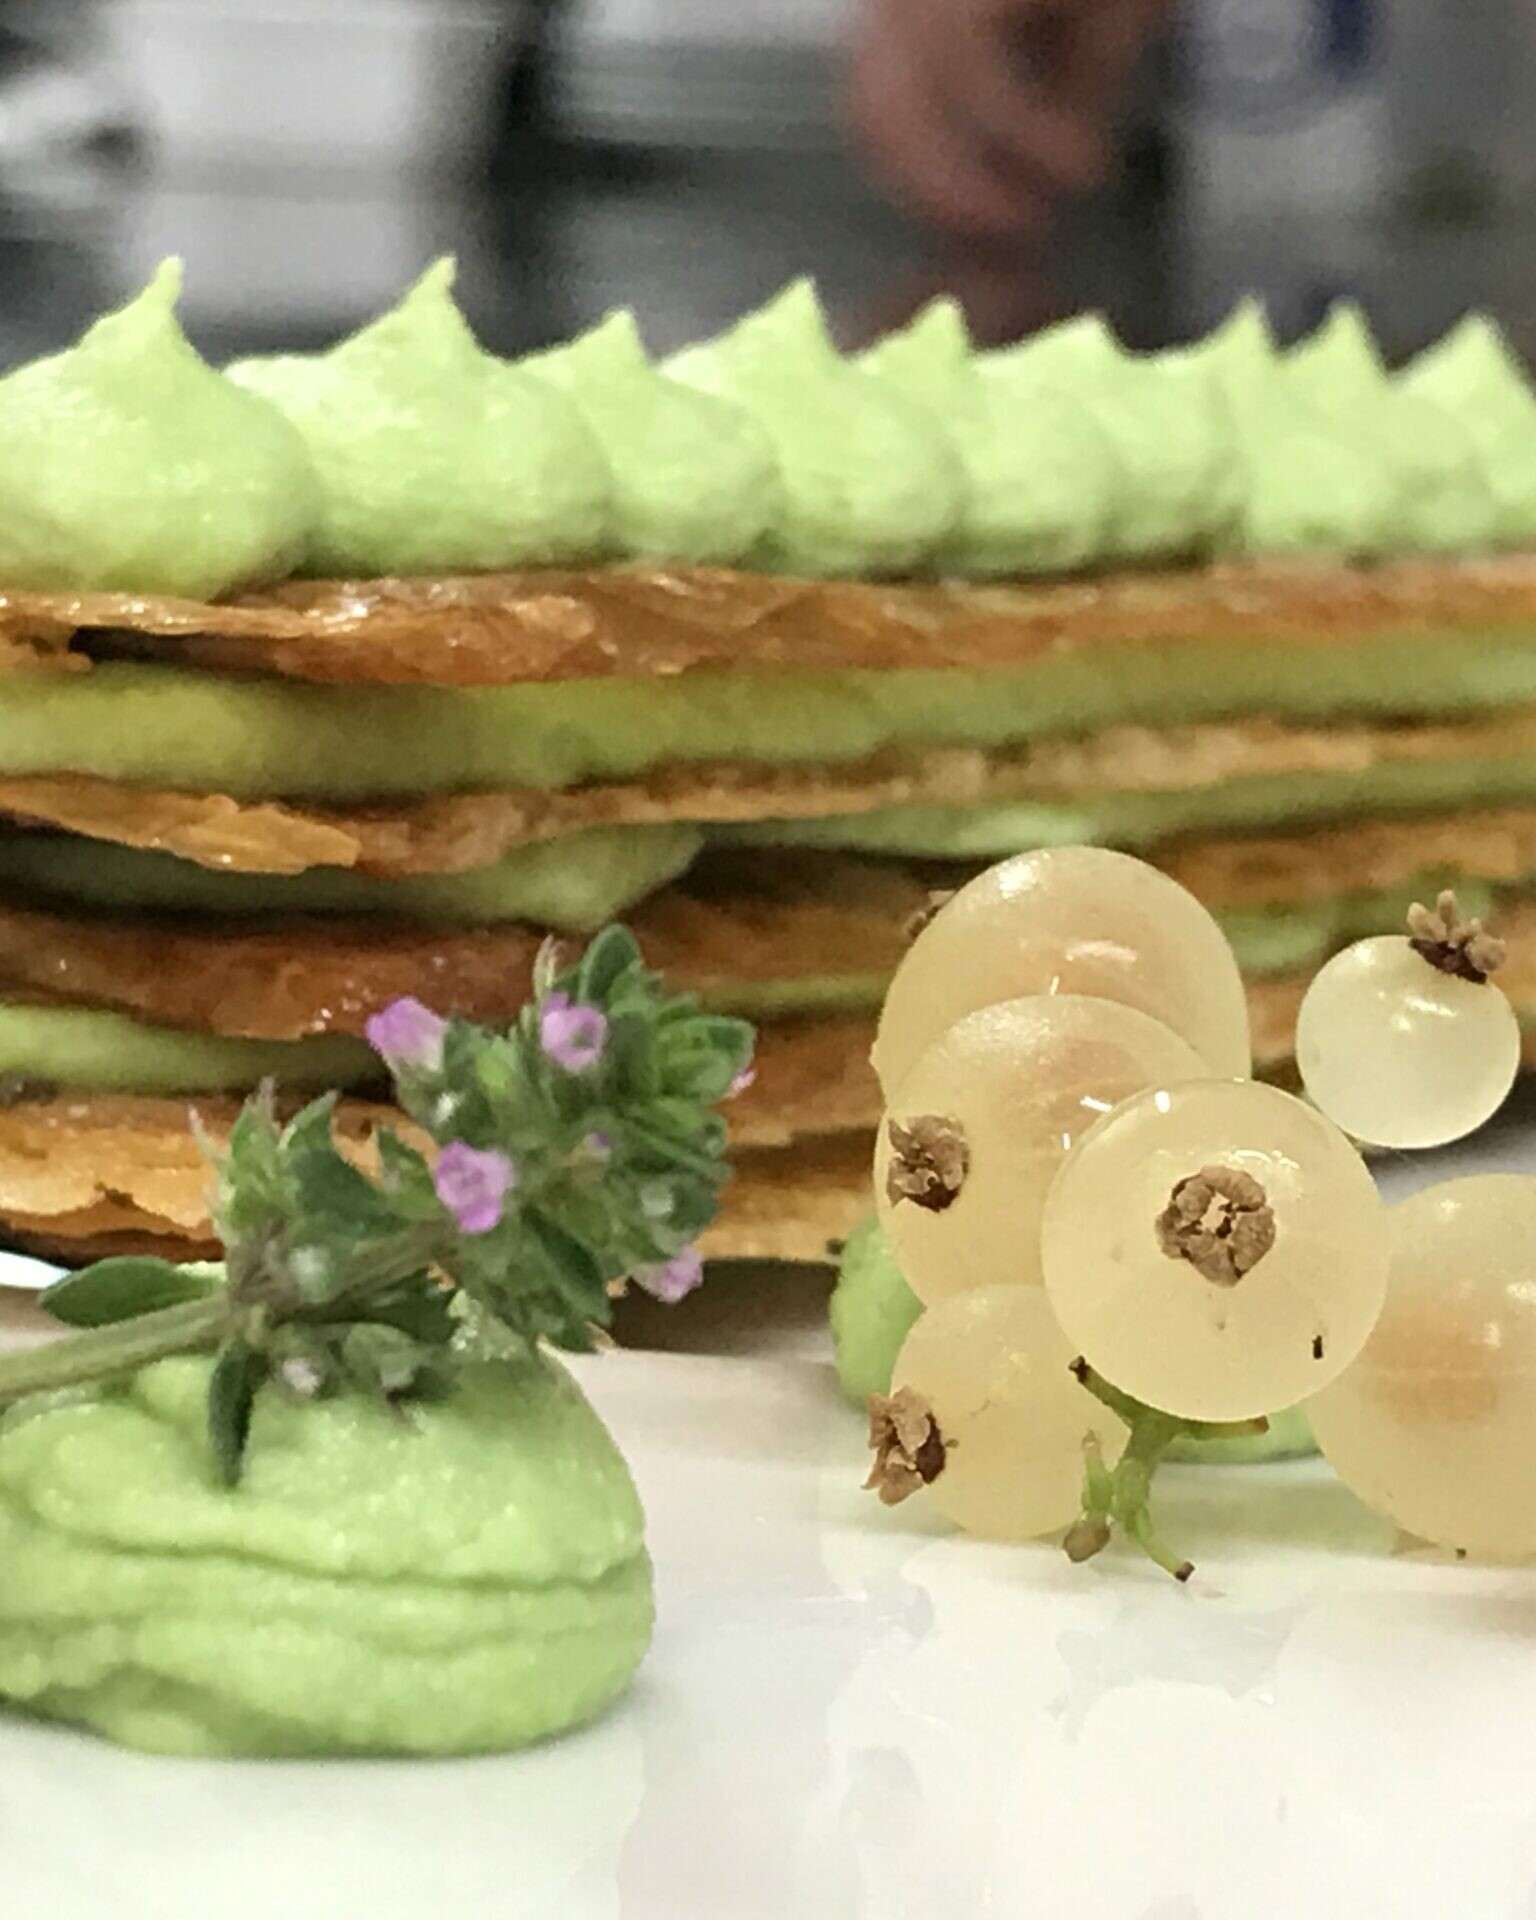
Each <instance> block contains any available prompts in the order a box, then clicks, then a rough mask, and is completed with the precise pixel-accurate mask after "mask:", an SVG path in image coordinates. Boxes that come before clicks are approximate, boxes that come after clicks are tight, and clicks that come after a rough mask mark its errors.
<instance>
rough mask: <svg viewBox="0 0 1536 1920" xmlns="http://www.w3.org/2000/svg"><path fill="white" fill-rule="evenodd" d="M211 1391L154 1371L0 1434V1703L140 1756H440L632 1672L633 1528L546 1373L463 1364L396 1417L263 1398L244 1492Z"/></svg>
mask: <svg viewBox="0 0 1536 1920" xmlns="http://www.w3.org/2000/svg"><path fill="white" fill-rule="evenodd" d="M207 1390H208V1362H206V1361H203V1360H195V1359H186V1360H170V1361H164V1362H162V1363H161V1364H160V1365H158V1366H155V1367H151V1368H149V1369H147V1370H146V1371H145V1372H143V1373H141V1374H139V1375H138V1376H137V1377H135V1378H134V1379H132V1380H130V1381H129V1382H128V1383H127V1384H126V1385H125V1386H123V1387H121V1388H118V1389H115V1390H108V1389H103V1390H100V1391H97V1392H94V1393H90V1394H72V1395H57V1396H53V1397H51V1398H39V1399H37V1400H34V1401H26V1402H23V1403H21V1405H20V1406H18V1407H16V1408H15V1409H13V1410H12V1411H11V1412H10V1413H8V1414H6V1415H5V1416H4V1418H3V1419H0V1697H3V1698H6V1699H9V1700H11V1701H13V1702H14V1703H15V1704H16V1705H18V1706H19V1707H21V1708H23V1709H24V1710H26V1711H28V1712H30V1713H36V1714H42V1715H45V1716H47V1717H48V1718H51V1719H58V1720H65V1721H73V1722H78V1723H82V1724H84V1725H86V1726H90V1727H94V1728H96V1729H97V1730H99V1731H100V1732H102V1733H104V1734H106V1735H108V1736H109V1737H110V1738H112V1739H114V1740H117V1741H120V1742H122V1743H123V1744H124V1745H126V1746H131V1747H139V1748H144V1749H147V1750H149V1751H151V1752H156V1753H168V1754H183V1755H205V1756H229V1755H249V1756H264V1755H281V1754H296V1755H303V1754H308V1755H320V1754H367V1753H379V1754H384V1753H400V1754H458V1753H478V1752H488V1751H495V1750H498V1749H502V1748H509V1747H519V1746H523V1745H525V1744H526V1743H528V1742H529V1741H533V1740H538V1739H541V1738H543V1737H545V1736H546V1735H548V1734H551V1733H556V1732H559V1731H561V1730H562V1729H564V1728H566V1727H569V1726H572V1725H575V1724H576V1723H578V1722H580V1721H583V1720H587V1719H590V1718H591V1717H592V1716H593V1715H594V1714H596V1713H598V1712H600V1711H601V1710H602V1708H603V1707H605V1706H606V1705H607V1704H608V1703H609V1702H610V1701H611V1700H612V1699H613V1698H614V1697H615V1695H617V1694H618V1693H619V1692H620V1691H621V1690H622V1689H623V1687H624V1686H625V1684H626V1683H627V1682H628V1680H629V1677H630V1675H631V1674H632V1673H633V1671H634V1669H635V1667H636V1666H637V1665H638V1664H639V1662H640V1659H641V1658H642V1656H643V1654H644V1652H645V1648H646V1645H647V1643H648V1641H649V1639H650V1633H651V1622H652V1611H653V1610H652V1596H651V1570H650V1563H649V1560H648V1558H647V1556H646V1551H645V1545H644V1535H643V1527H644V1520H643V1516H642V1514H641V1510H640V1503H639V1500H638V1498H637V1496H636V1493H635V1489H634V1484H633V1482H632V1481H631V1479H630V1477H629V1473H628V1471H627V1469H626V1468H625V1465H624V1462H623V1460H622V1458H621V1457H620V1455H619V1452H618V1449H617V1448H616V1447H615V1446H614V1444H613V1441H612V1439H611V1438H610V1437H609V1435H608V1433H607V1431H606V1429H605V1428H604V1427H603V1425H602V1423H601V1421H600V1420H599V1419H598V1417H597V1415H596V1414H595V1413H594V1412H593V1410H592V1408H591V1406H590V1404H589V1403H588V1402H587V1400H586V1399H585V1397H584V1396H583V1395H582V1393H581V1392H580V1390H579V1389H578V1387H577V1386H576V1384H575V1383H574V1381H573V1380H572V1379H571V1377H570V1375H569V1374H568V1373H566V1372H565V1371H564V1369H563V1368H561V1367H560V1366H558V1365H557V1364H556V1363H555V1362H553V1361H552V1360H545V1359H538V1358H526V1359H523V1360H520V1361H513V1362H504V1363H499V1364H495V1365H484V1366H480V1367H477V1368H474V1369H472V1370H470V1371H469V1372H468V1373H467V1374H466V1375H465V1376H464V1377H463V1379H462V1380H461V1382H460V1383H459V1384H458V1385H457V1386H456V1388H455V1390H454V1392H453V1394H452V1395H451V1396H450V1397H449V1398H448V1399H447V1400H445V1401H443V1402H441V1403H435V1404H432V1405H426V1406H421V1407H418V1408H415V1409H413V1411H412V1415H411V1418H410V1419H408V1420H401V1419H400V1418H398V1417H397V1415H396V1414H395V1413H393V1412H392V1411H391V1410H390V1409H389V1408H387V1407H386V1406H384V1405H383V1403H382V1402H377V1401H369V1400H365V1399H362V1398H360V1397H355V1396H351V1395H346V1396H342V1397H339V1398H336V1399H331V1400H322V1401H319V1402H315V1403H313V1404H310V1405H305V1406H302V1407H301V1406H296V1405H293V1404H291V1403H290V1402H288V1401H286V1400H285V1399H283V1398H282V1396H280V1395H279V1394H277V1393H274V1392H270V1391H269V1392H264V1393H262V1394H261V1395H260V1396H259V1398H258V1400H257V1403H256V1410H255V1417H254V1421H253V1424H252V1429H251V1436H250V1444H249V1447H248V1449H247V1453H246V1467H245V1476H244V1479H243V1481H242V1483H241V1485H240V1487H239V1488H238V1490H236V1491H234V1492H230V1491H228V1490H227V1489H225V1488H222V1487H220V1486H218V1485H217V1484H216V1482H215V1477H214V1473H213V1469H212V1465H211V1462H210V1459H209V1455H208V1446H207V1439H206V1432H205V1428H206V1400H207Z"/></svg>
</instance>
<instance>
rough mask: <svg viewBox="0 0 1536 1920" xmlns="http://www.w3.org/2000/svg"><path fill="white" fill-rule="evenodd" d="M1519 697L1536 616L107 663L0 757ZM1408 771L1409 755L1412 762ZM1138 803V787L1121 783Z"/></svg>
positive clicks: (531, 779) (27, 679)
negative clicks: (1328, 626) (833, 669)
mask: <svg viewBox="0 0 1536 1920" xmlns="http://www.w3.org/2000/svg"><path fill="white" fill-rule="evenodd" d="M1531 702H1536V626H1533V627H1532V628H1531V629H1530V630H1528V631H1527V630H1518V631H1510V630H1508V629H1501V630H1498V631H1496V632H1489V633H1482V634H1479V633H1475V632H1474V633H1457V634H1455V635H1454V636H1452V635H1441V636H1437V635H1434V634H1430V633H1422V632H1420V633H1413V632H1405V633H1402V634H1397V635H1384V636H1382V637H1380V638H1379V639H1373V640H1372V642H1371V643H1370V644H1369V645H1362V646H1359V647H1348V646H1316V647H1312V646H1302V645H1298V646H1274V647H1254V648H1249V649H1244V650H1242V653H1241V659H1240V660H1237V659H1235V658H1234V649H1233V647H1232V645H1231V644H1230V643H1227V644H1220V645H1218V644H1212V643H1209V642H1204V641H1200V642H1197V641H1189V642H1186V643H1182V644H1181V643H1170V644H1167V645H1163V646H1159V647H1157V648H1155V649H1154V648H1149V647H1136V646H1129V645H1126V646H1114V645H1105V646H1095V647H1092V648H1087V649H1084V650H1082V651H1079V652H1069V653H1063V654H1060V655H1057V656H1052V657H1046V658H1043V659H1039V660H1035V661H1032V662H1031V663H1030V664H1029V666H1028V667H1027V668H1026V667H1021V668H1019V669H1018V670H1016V671H1015V670H1011V669H1006V668H1002V669H997V670H995V671H993V672H990V673H969V672H963V671H950V672H942V671H941V672H906V671H900V670H898V671H894V672H851V673H791V672H786V673H767V674H753V673H751V672H748V671H736V672H731V673H721V672H701V673H692V674H683V675H679V676H677V677H675V678H672V679H651V680H627V679H624V680H620V679H613V680H608V679H603V680H574V681H561V682H555V683H540V684H533V685H527V684H525V685H518V686H510V687H483V688H472V689H463V688H427V687H378V686H358V687H347V688H345V689H337V688H333V687H324V686H315V685H310V684H306V683H303V682H300V681H285V680H276V679H271V680H261V679H240V678H233V677H227V676H222V675H212V674H198V673H193V672H189V671H187V670H186V669H183V668H179V667H169V666H146V665H136V664H127V663H116V664H108V665H104V666H99V667H97V668H95V669H93V671H91V672H90V673H85V674H18V675H11V676H8V677H7V679H6V680H5V683H4V686H3V687H0V774H48V773H84V774H95V775H98V776H100V777H101V778H103V779H110V780H122V781H126V782H127V783H129V784H130V785H139V786H169V787H178V788H182V789H185V790H188V791H192V792H214V793H230V794H234V795H236V796H237V797H239V798H242V799H275V798H291V799H299V798H306V797H307V798H314V799H329V800H336V801H345V800H353V801H356V800H364V799H370V798H380V797H384V796H408V795H412V794H429V793H453V792H464V791H467V790H471V789H474V788H477V787H487V788H488V787H511V786H532V787H541V788H563V787H566V786H569V785H572V784H574V783H576V782H578V781H581V780H589V779H616V780H617V779H632V778H635V777H638V776H639V775H641V774H644V773H646V772H647V771H649V770H650V769H652V768H654V767H658V766H664V765H668V764H678V763H687V762H694V763H696V762H699V761H707V760H733V761H750V762H756V763H759V764H763V765H770V766H773V765H793V764H807V763H819V762H827V763H836V762H846V761H853V760H859V759H862V758H864V757H865V756H867V755H869V754H872V753H875V752H877V751H878V750H880V749H881V748H884V747H899V746H911V747H921V746H942V745H968V746H976V747H1004V746H1009V745H1013V744H1018V743H1023V742H1028V741H1030V740H1038V739H1047V738H1050V737H1051V736H1053V735H1058V736H1059V735H1074V734H1089V733H1093V732H1095V731H1097V730H1098V729H1099V728H1101V727H1105V726H1109V725H1112V724H1116V723H1123V722H1124V721H1125V719H1126V717H1127V715H1132V714H1133V715H1134V716H1135V717H1136V719H1137V721H1138V722H1139V723H1140V724H1143V725H1147V726H1160V725H1161V726H1171V725H1177V724H1181V723H1185V724H1187V723H1191V722H1195V721H1200V720H1217V719H1222V718H1226V717H1229V716H1232V715H1234V714H1239V715H1241V714H1252V713H1265V714H1269V715H1273V716H1274V717H1276V718H1278V719H1282V720H1295V721H1321V722H1327V721H1334V720H1344V719H1349V718H1358V717H1362V716H1364V717H1372V718H1381V717H1388V716H1390V717H1403V718H1412V717H1416V716H1418V717H1428V716H1436V717H1445V716H1447V715H1456V714H1476V713H1480V712H1487V711H1490V710H1496V709H1498V708H1500V707H1506V706H1515V705H1521V704H1527V703H1531ZM1409 777H1410V778H1412V779H1414V780H1416V781H1417V780H1422V779H1424V778H1426V777H1428V769H1426V768H1422V767H1420V768H1416V769H1415V770H1414V771H1413V773H1412V774H1411V775H1410V776H1409ZM1136 804H1137V806H1138V807H1140V806H1141V805H1142V804H1143V802H1142V799H1141V797H1139V796H1138V798H1137V802H1136Z"/></svg>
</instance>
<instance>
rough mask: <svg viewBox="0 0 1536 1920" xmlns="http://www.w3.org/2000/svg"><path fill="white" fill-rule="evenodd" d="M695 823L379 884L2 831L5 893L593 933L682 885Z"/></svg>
mask: <svg viewBox="0 0 1536 1920" xmlns="http://www.w3.org/2000/svg"><path fill="white" fill-rule="evenodd" d="M703 839H704V836H703V834H702V833H701V832H700V831H699V830H698V829H697V828H696V827H688V826H640V827H594V828H592V829H590V830H589V831H587V832H583V833H571V834H563V835H562V836H561V837H560V838H559V839H557V840H541V841H537V842H535V843H534V844H533V845H532V846H528V847H519V848H518V849H517V850H516V851H515V852H513V853H509V854H507V855H506V856H505V857H504V858H503V859H501V860H499V861H497V862H496V863H495V864H494V865H493V866H489V867H480V868H476V869H474V870H472V871H471V872H468V873H424V874H405V875H402V876H400V877H398V878H395V879H387V880H380V879H374V878H373V877H371V876H370V875H368V874H362V873H352V872H349V871H347V870H346V869H344V868H336V867H313V868H311V869H310V870H309V871H308V872H307V873H299V874H264V873H219V872H214V871H212V870H210V869H209V868H207V867H201V866H197V865H196V864H194V863H193V862H192V861H190V860H181V859H178V858H177V857H176V856H175V855H174V854H169V853H150V852H140V851H138V850H137V849H133V848H128V847H116V846H112V845H110V844H108V843H106V842H103V841H97V840H85V839H76V838H73V837H64V836H55V835H40V834H12V835H0V887H15V888H19V889H21V890H22V891H23V892H25V893H29V894H32V895H34V896H38V897H41V898H42V899H44V900H55V899H57V900H62V901H66V902H69V903H73V904H80V905H84V906H89V907H101V908H107V909H119V910H122V911H125V912H131V913H167V912H168V913H190V914H196V915H200V916H207V915H210V914H214V915H226V914H229V915H234V916H237V917H246V916H277V915H287V914H352V915H355V914H363V915H370V914H384V915H389V916H392V917H394V918H398V919H404V920H412V921H420V922H424V923H426V924H428V925H438V926H454V927H482V926H498V925H501V924H504V923H506V922H508V921H516V920H521V921H526V922H528V923H529V924H530V925H533V926H537V927H547V928H550V929H552V930H553V931H555V932H557V933H591V932H594V931H595V930H596V929H597V928H598V927H601V926H605V925H606V924H607V922H608V921H610V920H612V919H613V918H614V917H615V916H616V915H618V914H620V913H622V912H623V911H624V910H625V909H626V908H627V907H630V906H632V905H633V904H634V903H635V902H636V901H637V900H643V899H644V898H645V897H646V895H647V894H650V893H653V892H654V891H655V890H656V889H657V888H658V887H662V886H665V885H666V883H667V882H668V881H669V880H671V879H673V878H675V877H676V876H677V875H678V874H680V873H681V872H683V870H684V869H685V868H686V867H687V866H688V865H689V863H690V862H691V861H692V859H693V857H694V855H695V854H696V853H697V852H698V851H699V848H700V847H701V846H702V845H703Z"/></svg>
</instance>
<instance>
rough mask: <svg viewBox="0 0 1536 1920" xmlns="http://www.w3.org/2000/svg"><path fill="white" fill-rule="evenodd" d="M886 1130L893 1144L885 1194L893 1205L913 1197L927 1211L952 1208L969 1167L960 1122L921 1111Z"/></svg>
mask: <svg viewBox="0 0 1536 1920" xmlns="http://www.w3.org/2000/svg"><path fill="white" fill-rule="evenodd" d="M885 1130H886V1138H887V1139H888V1140H889V1141H890V1143H891V1158H890V1163H889V1165H888V1166H887V1167H886V1171H885V1197H886V1199H887V1200H889V1201H890V1203H891V1205H892V1206H893V1207H895V1206H899V1205H901V1204H902V1203H903V1202H906V1201H909V1202H910V1203H911V1204H912V1205H913V1206H915V1207H921V1208H923V1210H924V1211H925V1212H927V1213H943V1212H944V1211H945V1209H946V1208H948V1207H952V1206H953V1205H954V1204H955V1202H956V1201H957V1200H958V1199H959V1198H960V1189H961V1188H962V1187H963V1186H964V1185H965V1176H966V1174H967V1173H968V1172H969V1171H970V1165H971V1150H970V1148H969V1146H968V1145H967V1144H966V1138H965V1130H964V1128H963V1127H962V1126H961V1125H960V1122H959V1121H958V1120H953V1119H950V1118H949V1117H948V1116H946V1115H944V1114H938V1113H922V1114H917V1115H914V1117H913V1118H912V1119H910V1120H905V1121H903V1120H894V1119H893V1120H888V1121H887V1122H886V1129H885Z"/></svg>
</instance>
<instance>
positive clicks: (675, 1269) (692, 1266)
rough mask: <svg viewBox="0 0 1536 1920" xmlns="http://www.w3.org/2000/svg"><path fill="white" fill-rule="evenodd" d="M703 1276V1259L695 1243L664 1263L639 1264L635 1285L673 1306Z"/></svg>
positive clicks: (680, 1250) (689, 1291)
mask: <svg viewBox="0 0 1536 1920" xmlns="http://www.w3.org/2000/svg"><path fill="white" fill-rule="evenodd" d="M703 1278H704V1262H703V1260H702V1259H701V1258H700V1257H699V1250H698V1248H697V1247H682V1248H680V1249H679V1251H678V1252H676V1253H674V1254H673V1256H672V1258H671V1259H670V1260H668V1261H667V1262H666V1264H665V1265H664V1266H655V1267H641V1268H640V1269H639V1271H638V1272H637V1273H636V1274H635V1283H636V1285H637V1286H641V1287H644V1289H645V1291H646V1292H647V1293H648V1294H650V1295H651V1296H652V1298H653V1299H656V1300H660V1301H661V1302H662V1304H663V1305H665V1306H668V1307H672V1306H676V1304H677V1302H678V1301H679V1300H681V1299H682V1298H683V1297H684V1295H686V1294H690V1293H692V1292H693V1290H694V1288H695V1287H696V1286H697V1285H698V1284H699V1282H700V1281H701V1280H702V1279H703Z"/></svg>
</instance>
